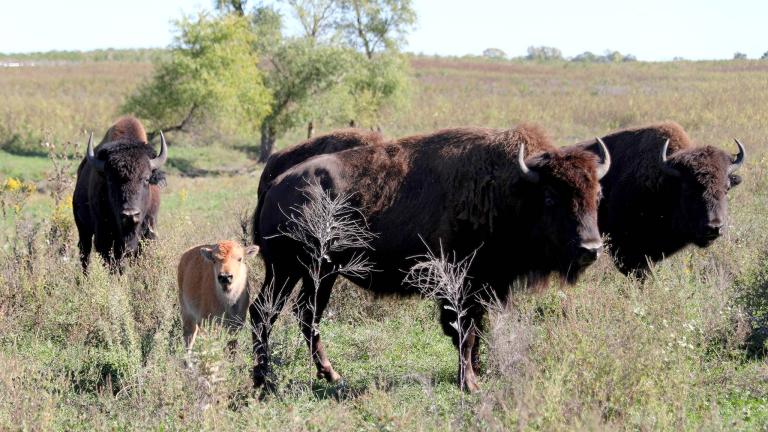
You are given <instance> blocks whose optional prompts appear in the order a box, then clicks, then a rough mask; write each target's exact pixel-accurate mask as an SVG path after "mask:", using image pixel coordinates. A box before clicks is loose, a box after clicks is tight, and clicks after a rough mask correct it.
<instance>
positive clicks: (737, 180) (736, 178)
mask: <svg viewBox="0 0 768 432" xmlns="http://www.w3.org/2000/svg"><path fill="white" fill-rule="evenodd" d="M739 184H741V176H740V175H738V174H731V175H729V176H728V189H730V188H733V187H736V186H738V185H739Z"/></svg>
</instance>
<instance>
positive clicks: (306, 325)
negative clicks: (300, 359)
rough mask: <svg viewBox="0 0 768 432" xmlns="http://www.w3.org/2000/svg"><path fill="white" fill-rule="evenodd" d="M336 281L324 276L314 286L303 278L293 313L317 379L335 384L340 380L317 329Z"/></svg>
mask: <svg viewBox="0 0 768 432" xmlns="http://www.w3.org/2000/svg"><path fill="white" fill-rule="evenodd" d="M335 281H336V275H335V274H329V275H326V276H325V277H324V278H323V279H322V280H321V281H320V284H319V286H317V287H316V286H315V284H314V282H313V280H312V278H311V277H309V276H305V277H304V278H303V282H302V286H301V292H300V294H299V299H298V301H297V302H296V307H295V308H294V312H295V313H296V317H297V318H298V320H299V326H300V327H301V333H302V334H303V335H304V340H306V341H307V347H308V348H309V353H310V357H311V358H312V361H313V362H314V364H315V367H316V368H317V377H318V378H324V379H325V380H326V381H328V382H331V383H335V382H338V381H340V380H341V375H339V374H338V373H337V372H336V371H335V370H334V369H333V365H331V361H330V360H329V359H328V354H326V352H325V346H324V345H323V342H322V341H321V340H320V331H319V329H318V327H319V325H320V320H321V319H322V318H323V312H324V311H325V308H326V306H328V300H329V299H330V298H331V291H332V290H333V284H334V282H335Z"/></svg>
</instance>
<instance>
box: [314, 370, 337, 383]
mask: <svg viewBox="0 0 768 432" xmlns="http://www.w3.org/2000/svg"><path fill="white" fill-rule="evenodd" d="M317 377H318V378H322V379H325V380H326V381H328V382H329V383H334V384H335V383H337V382H339V381H341V375H339V374H338V373H336V371H335V370H333V368H328V369H326V370H319V371H317Z"/></svg>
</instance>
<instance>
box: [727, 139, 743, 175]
mask: <svg viewBox="0 0 768 432" xmlns="http://www.w3.org/2000/svg"><path fill="white" fill-rule="evenodd" d="M733 140H734V141H736V145H737V146H739V153H738V154H737V155H736V158H735V159H734V160H733V162H731V165H730V166H729V167H728V174H733V173H734V172H736V170H737V169H739V168H741V165H742V164H743V163H744V156H746V154H747V153H746V151H744V144H742V143H741V141H739V140H737V139H736V138H734V139H733Z"/></svg>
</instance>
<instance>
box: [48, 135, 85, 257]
mask: <svg viewBox="0 0 768 432" xmlns="http://www.w3.org/2000/svg"><path fill="white" fill-rule="evenodd" d="M48 135H49V134H48ZM42 145H43V147H44V148H45V149H46V151H47V154H48V160H50V161H51V171H50V172H49V173H48V192H49V193H50V195H51V198H53V214H52V215H51V224H50V225H51V226H50V229H49V230H48V242H49V243H50V244H51V245H52V246H53V249H54V250H55V251H56V252H57V253H58V254H59V255H60V256H67V254H68V252H69V244H70V241H69V239H70V238H71V236H72V233H73V231H74V230H73V228H74V223H73V221H72V188H73V185H74V181H75V176H74V172H75V169H74V168H75V165H76V164H77V162H78V161H79V157H78V147H79V145H78V144H77V143H76V142H75V143H73V142H71V141H64V142H63V143H61V144H58V145H57V144H55V143H53V142H52V140H51V138H50V136H47V137H46V140H45V142H43V144H42Z"/></svg>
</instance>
